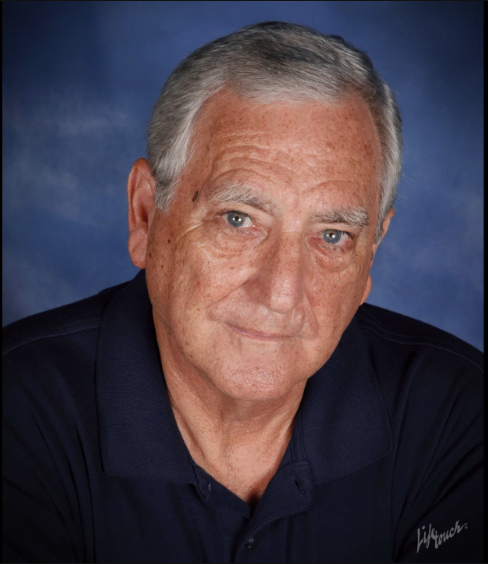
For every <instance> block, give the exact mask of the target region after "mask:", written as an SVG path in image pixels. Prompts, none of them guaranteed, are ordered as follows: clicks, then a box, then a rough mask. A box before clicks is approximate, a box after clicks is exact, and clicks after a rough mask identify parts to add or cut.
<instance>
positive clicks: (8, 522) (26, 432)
mask: <svg viewBox="0 0 488 564" xmlns="http://www.w3.org/2000/svg"><path fill="white" fill-rule="evenodd" d="M9 360H10V359H8V360H7V362H5V359H4V366H3V368H4V374H3V378H2V388H3V396H2V397H3V429H2V437H3V446H2V450H3V456H2V459H3V464H2V466H3V478H2V489H3V509H2V512H3V519H2V523H3V543H2V550H3V562H81V561H83V550H82V549H81V548H80V544H81V543H79V539H80V535H79V521H78V519H77V513H79V510H78V507H77V502H76V495H74V493H73V491H72V489H73V486H72V483H73V479H72V478H71V479H70V477H69V474H70V463H69V456H68V455H67V454H66V452H68V451H66V449H65V443H66V437H65V436H64V435H66V425H65V422H64V421H63V419H64V417H63V407H62V406H61V405H60V403H61V402H60V400H59V398H58V402H57V405H56V402H54V403H53V401H52V398H50V396H51V394H53V393H54V390H52V388H53V385H52V382H50V383H48V382H45V381H44V382H43V381H42V379H41V382H40V385H39V386H38V385H37V383H33V382H34V378H33V379H32V382H30V383H29V378H24V376H25V375H24V374H20V373H17V374H15V373H14V367H13V366H12V363H11V362H9ZM14 364H15V363H14ZM21 364H22V363H21ZM6 368H7V370H6ZM54 387H55V386H54ZM63 451H64V454H63Z"/></svg>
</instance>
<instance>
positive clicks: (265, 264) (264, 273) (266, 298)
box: [248, 233, 304, 313]
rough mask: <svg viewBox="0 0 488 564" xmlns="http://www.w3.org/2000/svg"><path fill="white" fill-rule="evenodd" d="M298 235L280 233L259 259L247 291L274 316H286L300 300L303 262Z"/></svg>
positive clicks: (300, 240)
mask: <svg viewBox="0 0 488 564" xmlns="http://www.w3.org/2000/svg"><path fill="white" fill-rule="evenodd" d="M302 245H303V243H302V239H301V236H300V234H299V233H284V234H281V235H280V236H279V237H277V238H276V240H275V241H273V243H272V244H271V246H270V247H269V248H268V249H267V250H266V252H263V255H262V256H261V257H260V260H259V264H258V268H257V269H256V271H255V274H254V276H253V278H252V279H251V280H249V281H248V291H249V292H250V294H251V295H252V296H253V297H254V298H255V299H257V300H258V301H259V302H260V303H263V304H264V305H266V307H267V308H268V309H269V310H271V311H274V312H276V313H288V312H291V311H293V310H294V309H295V307H296V306H297V305H298V304H299V303H300V302H301V300H302V298H303V290H304V288H303V283H304V260H303V258H304V257H303V249H302Z"/></svg>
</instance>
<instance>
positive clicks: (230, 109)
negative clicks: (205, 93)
mask: <svg viewBox="0 0 488 564" xmlns="http://www.w3.org/2000/svg"><path fill="white" fill-rule="evenodd" d="M192 148H193V149H194V152H193V155H192V157H191V159H190V160H189V162H188V164H187V166H186V167H185V170H184V171H183V173H182V175H181V177H180V180H179V183H178V187H177V191H176V194H175V197H174V200H173V202H172V204H171V208H170V210H169V211H168V212H162V211H161V210H159V209H156V210H154V211H153V214H152V215H151V219H150V224H149V232H148V240H147V253H146V278H147V284H148V290H149V296H150V299H151V302H152V305H153V315H154V321H155V326H156V330H157V335H158V343H159V346H160V349H161V352H162V356H163V366H164V365H165V363H166V364H167V365H168V366H171V367H172V368H173V369H176V370H179V371H180V373H182V374H187V376H188V377H189V378H190V377H191V378H199V379H203V381H205V382H206V383H207V384H210V385H211V386H215V387H216V388H217V389H218V390H219V391H220V392H222V393H223V394H225V395H226V396H227V397H232V398H234V399H248V400H265V399H276V398H279V397H283V396H284V395H285V394H286V393H288V392H289V391H290V390H291V389H292V388H293V387H294V386H295V385H297V384H299V383H301V384H302V385H303V382H304V381H305V380H306V379H307V378H308V377H310V376H311V375H313V374H314V373H315V372H316V371H317V370H318V369H319V368H320V367H321V366H322V365H323V364H324V363H325V362H326V361H327V359H328V358H329V357H330V355H331V354H332V352H333V351H334V349H335V348H336V346H337V344H338V342H339V339H340V337H341V335H342V333H343V331H344V330H345V328H346V327H347V325H348V324H349V322H350V321H351V319H352V317H353V316H354V314H355V312H356V310H357V308H358V307H359V305H360V304H361V303H363V301H364V300H365V299H366V297H367V295H368V293H369V288H370V279H369V270H370V267H371V262H372V258H373V256H374V252H375V250H376V247H375V244H374V232H375V225H376V221H377V213H378V179H379V171H380V170H379V168H380V159H381V155H380V146H379V141H378V137H377V134H376V130H375V128H374V125H373V121H372V118H371V115H370V113H369V111H368V110H367V109H366V106H365V105H364V104H363V103H362V102H361V101H359V100H357V99H355V98H351V99H349V101H348V102H347V103H343V104H341V105H337V104H331V105H324V104H320V103H318V102H307V103H306V104H302V105H296V104H295V105H292V104H289V103H288V104H287V103H274V104H267V105H258V104H256V103H253V102H250V101H245V100H242V99H241V98H239V97H238V96H236V95H235V94H233V93H231V92H229V91H226V92H225V93H221V94H219V95H217V96H214V97H213V98H212V99H210V101H209V102H208V103H207V105H206V106H205V107H204V110H203V112H202V114H201V115H200V117H199V119H198V122H197V125H196V129H195V131H194V136H193V141H192ZM366 217H367V218H369V224H368V225H363V226H361V224H362V223H364V222H365V221H364V220H365V219H366ZM366 221H367V220H366Z"/></svg>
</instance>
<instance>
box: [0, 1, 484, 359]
mask: <svg viewBox="0 0 488 564" xmlns="http://www.w3.org/2000/svg"><path fill="white" fill-rule="evenodd" d="M2 11H3V324H6V323H10V322H11V321H14V320H16V319H18V318H20V317H24V316H26V315H29V314H32V313H36V312H38V311H42V310H45V309H48V308H53V307H56V306H59V305H62V304H66V303H68V302H71V301H74V300H78V299H81V298H84V297H86V296H89V295H91V294H93V293H96V292H98V291H100V290H101V289H103V288H104V287H107V286H110V285H114V284H118V283H120V282H123V281H125V280H128V279H130V278H132V277H133V276H134V275H135V274H136V272H137V269H136V268H135V267H134V266H133V265H132V263H131V262H130V259H129V256H128V253H127V219H126V213H127V212H126V210H127V203H126V194H125V186H126V179H127V175H128V172H129V170H130V168H131V166H132V164H133V162H134V161H135V159H136V158H137V157H139V156H145V132H146V127H147V122H148V119H149V116H150V113H151V108H152V105H153V104H154V102H155V100H156V98H157V96H158V94H159V92H160V90H161V87H162V85H163V83H164V81H165V80H166V78H167V77H168V75H169V74H170V72H171V71H172V69H173V68H174V67H175V66H176V64H177V63H178V62H179V61H180V60H181V59H182V58H183V57H185V56H186V55H188V54H189V53H190V52H192V51H193V50H194V49H195V48H197V47H199V46H200V45H202V44H204V43H206V42H208V41H210V40H212V39H214V38H216V37H219V36H221V35H225V34H228V33H230V32H232V31H234V30H236V29H238V28H240V27H242V26H244V25H248V24H251V23H254V22H258V21H263V20H286V21H289V22H295V23H300V24H305V25H310V26H313V27H315V28H317V29H318V30H320V31H322V32H326V33H334V34H339V35H343V36H344V37H345V38H346V39H348V40H349V41H351V42H352V43H353V44H354V45H356V46H357V47H359V48H360V49H363V50H366V51H367V52H368V54H369V55H370V56H371V57H372V59H373V61H374V62H375V64H376V66H377V68H378V69H379V71H380V73H381V74H382V75H383V76H384V77H385V78H386V80H387V81H388V82H389V83H390V85H391V86H392V87H393V89H394V90H395V91H396V92H397V95H398V101H399V105H400V108H401V110H402V114H403V119H404V134H405V141H406V148H405V159H404V163H405V164H404V172H403V176H402V180H401V184H400V195H399V198H398V201H397V204H396V216H395V217H394V219H393V221H392V224H391V227H390V231H389V233H388V235H387V237H386V239H385V241H384V243H383V244H382V246H381V247H380V249H379V251H378V254H377V257H376V260H375V264H374V266H373V273H372V274H373V289H372V292H371V296H370V298H369V300H368V301H369V302H371V303H373V304H377V305H380V306H383V307H386V308H390V309H393V310H395V311H398V312H400V313H404V314H406V315H410V316H413V317H417V318H419V319H422V320H424V321H427V322H429V323H431V324H433V325H436V326H438V327H441V328H443V329H445V330H447V331H449V332H451V333H454V334H455V335H458V336H459V337H461V338H463V339H465V340H466V341H468V342H470V343H472V344H473V345H475V346H477V347H479V348H482V330H483V326H482V324H483V313H482V299H483V298H482V287H483V268H482V266H483V264H482V239H483V215H482V202H483V187H482V177H483V158H482V143H483V140H482V131H483V129H482V115H483V93H482V82H483V68H482V65H483V23H482V16H483V2H473V1H465V2H385V1H380V2H364V1H360V2H305V1H300V2H222V1H220V2H113V1H109V2H3V3H2Z"/></svg>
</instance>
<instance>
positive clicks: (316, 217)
mask: <svg viewBox="0 0 488 564" xmlns="http://www.w3.org/2000/svg"><path fill="white" fill-rule="evenodd" d="M312 221H314V222H317V223H344V224H345V225H348V226H349V227H359V228H362V227H366V226H367V225H369V215H368V212H367V211H366V209H365V208H363V207H357V208H339V209H336V210H330V211H326V212H315V213H313V214H312Z"/></svg>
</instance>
